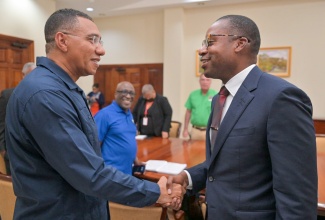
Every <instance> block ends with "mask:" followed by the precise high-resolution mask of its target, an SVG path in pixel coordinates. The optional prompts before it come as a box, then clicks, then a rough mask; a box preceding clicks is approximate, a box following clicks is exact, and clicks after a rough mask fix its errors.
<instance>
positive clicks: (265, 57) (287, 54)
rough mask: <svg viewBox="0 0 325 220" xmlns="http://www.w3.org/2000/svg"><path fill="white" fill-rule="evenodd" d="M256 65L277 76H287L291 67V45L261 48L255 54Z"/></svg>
mask: <svg viewBox="0 0 325 220" xmlns="http://www.w3.org/2000/svg"><path fill="white" fill-rule="evenodd" d="M257 65H258V67H259V68H260V69H261V70H262V71H264V72H267V73H270V74H272V75H275V76H279V77H289V76H290V69H291V47H268V48H261V49H260V52H259V53H258V55H257Z"/></svg>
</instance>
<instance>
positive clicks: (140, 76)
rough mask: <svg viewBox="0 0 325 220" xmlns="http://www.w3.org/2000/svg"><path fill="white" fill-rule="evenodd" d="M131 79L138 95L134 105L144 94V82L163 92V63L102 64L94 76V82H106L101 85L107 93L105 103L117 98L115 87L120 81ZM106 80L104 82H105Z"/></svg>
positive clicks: (102, 89) (160, 92)
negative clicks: (142, 92) (142, 90)
mask: <svg viewBox="0 0 325 220" xmlns="http://www.w3.org/2000/svg"><path fill="white" fill-rule="evenodd" d="M122 81H129V82H130V83H132V84H133V86H134V89H135V92H136V95H135V98H134V102H133V105H132V108H133V106H134V105H135V103H136V101H137V100H138V98H139V97H140V96H141V95H142V94H141V89H142V86H143V85H144V84H148V83H150V84H152V85H153V86H154V88H155V89H156V91H157V93H159V94H162V88H163V65H162V64H123V65H101V66H100V67H99V68H98V70H97V73H96V75H95V77H94V82H98V83H99V84H105V86H104V87H100V89H101V91H102V92H103V93H104V95H105V105H109V104H111V102H112V101H113V100H114V99H115V89H116V86H117V84H118V83H119V82H122ZM103 82H104V83H103Z"/></svg>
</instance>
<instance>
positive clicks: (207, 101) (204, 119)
mask: <svg viewBox="0 0 325 220" xmlns="http://www.w3.org/2000/svg"><path fill="white" fill-rule="evenodd" d="M216 94H217V92H216V91H215V90H213V89H209V90H208V92H207V93H206V94H205V95H203V94H202V92H201V89H198V90H195V91H193V92H191V94H190V96H189V97H188V99H187V101H186V103H185V107H186V108H187V109H188V110H190V111H191V112H192V114H191V124H192V125H195V126H198V127H206V126H207V124H208V120H209V116H210V113H211V101H212V98H213V96H214V95H216Z"/></svg>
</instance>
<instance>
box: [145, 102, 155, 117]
mask: <svg viewBox="0 0 325 220" xmlns="http://www.w3.org/2000/svg"><path fill="white" fill-rule="evenodd" d="M152 104H153V102H146V109H145V110H144V116H146V117H147V114H148V109H149V108H150V107H151V106H152Z"/></svg>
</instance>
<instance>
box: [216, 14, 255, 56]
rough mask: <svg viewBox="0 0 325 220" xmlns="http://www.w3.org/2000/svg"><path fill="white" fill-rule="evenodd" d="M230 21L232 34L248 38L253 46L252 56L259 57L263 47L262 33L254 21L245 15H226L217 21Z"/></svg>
mask: <svg viewBox="0 0 325 220" xmlns="http://www.w3.org/2000/svg"><path fill="white" fill-rule="evenodd" d="M220 20H227V21H229V25H230V27H229V28H230V29H231V30H232V32H231V34H235V35H239V36H244V37H247V38H248V39H249V40H250V44H251V53H252V55H257V54H258V51H259V50H260V46H261V37H260V31H259V29H258V27H257V25H256V24H255V22H254V21H253V20H251V19H250V18H248V17H245V16H243V15H226V16H223V17H221V18H219V19H218V20H217V21H220Z"/></svg>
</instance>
